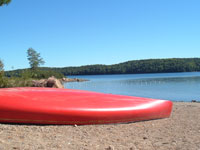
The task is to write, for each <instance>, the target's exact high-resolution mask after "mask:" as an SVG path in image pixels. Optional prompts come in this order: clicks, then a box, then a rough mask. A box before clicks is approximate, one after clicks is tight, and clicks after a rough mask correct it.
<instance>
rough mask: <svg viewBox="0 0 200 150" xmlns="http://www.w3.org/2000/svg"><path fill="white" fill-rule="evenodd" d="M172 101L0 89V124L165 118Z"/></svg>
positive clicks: (62, 90) (89, 93)
mask: <svg viewBox="0 0 200 150" xmlns="http://www.w3.org/2000/svg"><path fill="white" fill-rule="evenodd" d="M171 111H172V102H171V101H165V100H154V99H149V98H141V97H132V96H122V95H112V94H103V93H96V92H89V91H82V90H71V89H54V88H7V89H1V90H0V122H2V123H26V124H70V125H74V124H77V125H85V124H107V123H126V122H136V121H144V120H151V119H160V118H167V117H169V116H170V114H171Z"/></svg>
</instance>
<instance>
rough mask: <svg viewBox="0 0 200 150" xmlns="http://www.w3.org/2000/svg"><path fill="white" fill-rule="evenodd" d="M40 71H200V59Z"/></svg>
mask: <svg viewBox="0 0 200 150" xmlns="http://www.w3.org/2000/svg"><path fill="white" fill-rule="evenodd" d="M40 69H41V70H47V71H56V72H58V73H62V74H64V75H65V76H67V75H100V74H138V73H167V72H193V71H200V58H168V59H145V60H132V61H127V62H123V63H119V64H114V65H87V66H80V67H64V68H50V67H41V68H40ZM24 70H25V69H20V70H14V71H7V72H6V75H7V76H10V75H11V74H12V75H15V76H17V75H18V74H19V73H21V72H22V71H24Z"/></svg>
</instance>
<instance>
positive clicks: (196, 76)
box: [65, 72, 200, 101]
mask: <svg viewBox="0 0 200 150" xmlns="http://www.w3.org/2000/svg"><path fill="white" fill-rule="evenodd" d="M69 77H70V78H82V79H88V80H90V81H87V82H71V83H65V88H70V89H81V90H89V91H96V92H103V93H112V94H120V95H129V96H139V97H149V98H156V99H165V100H172V101H191V100H198V101H200V72H190V73H156V74H125V75H84V76H69Z"/></svg>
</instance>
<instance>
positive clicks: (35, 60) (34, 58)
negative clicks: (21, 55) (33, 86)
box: [27, 48, 45, 70]
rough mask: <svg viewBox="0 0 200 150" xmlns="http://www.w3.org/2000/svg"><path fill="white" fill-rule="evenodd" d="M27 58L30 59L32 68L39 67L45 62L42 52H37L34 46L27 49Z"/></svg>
mask: <svg viewBox="0 0 200 150" xmlns="http://www.w3.org/2000/svg"><path fill="white" fill-rule="evenodd" d="M27 58H28V60H29V64H30V67H31V69H33V70H35V69H37V68H38V67H39V66H40V65H43V64H44V63H45V62H44V60H43V59H42V58H41V57H40V53H37V52H36V51H35V50H34V49H33V48H29V49H28V50H27Z"/></svg>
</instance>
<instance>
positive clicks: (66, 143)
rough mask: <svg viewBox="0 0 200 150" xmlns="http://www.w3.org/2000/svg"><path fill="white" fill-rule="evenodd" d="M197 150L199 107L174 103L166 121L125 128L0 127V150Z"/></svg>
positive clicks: (129, 125) (199, 136)
mask: <svg viewBox="0 0 200 150" xmlns="http://www.w3.org/2000/svg"><path fill="white" fill-rule="evenodd" d="M10 149H15V150H18V149H20V150H21V149H23V150H35V149H48V150H51V149H54V150H55V149H63V150H64V149H65V150H200V103H186V102H174V106H173V112H172V115H171V117H170V118H166V119H159V120H151V121H144V122H135V123H128V124H111V125H85V126H66V125H63V126H51V125H48V126H42V125H12V124H0V150H10Z"/></svg>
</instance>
